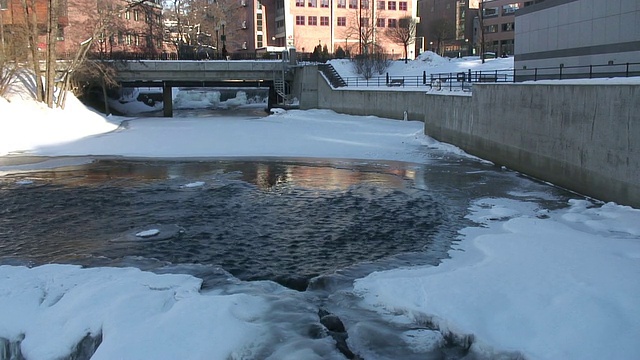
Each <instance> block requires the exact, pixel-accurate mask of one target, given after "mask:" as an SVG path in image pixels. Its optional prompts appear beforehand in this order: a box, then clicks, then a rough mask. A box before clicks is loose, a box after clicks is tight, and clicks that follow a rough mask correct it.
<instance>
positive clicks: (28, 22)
mask: <svg viewBox="0 0 640 360" xmlns="http://www.w3.org/2000/svg"><path fill="white" fill-rule="evenodd" d="M21 4H22V10H23V15H24V24H25V27H26V33H27V41H28V42H27V46H28V47H29V50H30V55H31V66H33V73H34V77H35V82H36V84H35V85H36V88H35V97H36V100H37V101H40V102H43V101H44V99H45V94H44V86H43V82H42V69H41V66H40V54H39V53H38V16H37V15H36V1H35V0H21Z"/></svg>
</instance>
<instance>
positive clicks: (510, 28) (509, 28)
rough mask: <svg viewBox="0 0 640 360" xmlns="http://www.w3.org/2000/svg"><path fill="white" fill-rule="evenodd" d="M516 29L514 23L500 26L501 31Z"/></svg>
mask: <svg viewBox="0 0 640 360" xmlns="http://www.w3.org/2000/svg"><path fill="white" fill-rule="evenodd" d="M515 28H516V25H515V23H512V22H511V23H505V24H502V31H513V30H514V29H515Z"/></svg>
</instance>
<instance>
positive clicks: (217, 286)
mask: <svg viewBox="0 0 640 360" xmlns="http://www.w3.org/2000/svg"><path fill="white" fill-rule="evenodd" d="M182 111H186V113H187V115H188V116H192V117H193V116H198V110H189V109H186V110H185V109H183V110H182ZM219 115H220V114H218V115H217V116H219ZM203 116H208V115H206V114H205V115H203ZM245 116H246V115H245ZM248 116H259V115H256V114H254V113H250V114H248ZM41 161H43V162H41ZM43 163H60V164H62V165H57V166H41V164H43ZM74 164H75V165H74ZM3 168H5V169H6V168H11V169H13V170H11V171H8V172H7V171H5V172H2V169H3ZM16 169H18V170H16ZM540 194H542V195H540ZM570 195H571V194H568V193H566V192H564V191H562V190H560V189H557V188H555V187H552V186H549V185H548V184H544V183H541V182H537V181H534V180H532V179H529V178H526V177H523V176H521V175H518V174H517V173H514V172H512V171H508V170H505V169H502V168H500V167H496V166H494V165H492V164H489V163H484V162H480V161H477V160H475V159H471V158H467V157H462V156H458V155H455V154H447V153H445V152H442V153H439V154H436V153H434V155H433V156H432V158H431V159H430V161H429V163H428V164H416V163H403V162H388V161H359V160H358V161H356V160H344V159H341V160H336V159H273V158H252V159H171V160H167V159H124V158H79V159H78V158H75V159H65V158H58V159H56V158H41V159H37V158H33V159H30V158H24V157H23V158H21V157H0V265H27V266H37V265H42V264H49V263H59V264H76V265H82V266H85V267H137V268H140V269H142V270H148V271H153V272H156V273H186V274H190V275H193V276H196V277H198V278H201V279H203V281H204V282H203V289H202V291H216V292H218V293H223V294H237V293H247V294H259V295H260V296H265V298H267V297H268V298H269V299H270V300H269V301H270V303H271V304H272V306H273V311H272V312H271V314H270V319H271V320H270V321H272V323H273V326H274V329H275V328H277V329H278V331H279V332H280V334H282V335H281V336H278V339H279V340H278V341H274V342H273V343H271V344H270V345H269V346H266V347H265V348H264V349H262V350H261V353H262V354H264V358H267V357H268V358H276V359H277V358H278V356H277V355H275V354H278V353H279V352H282V351H286V350H283V349H288V348H291V347H293V348H295V347H296V346H298V345H296V344H298V342H299V341H300V338H311V339H315V338H319V337H323V336H327V334H330V336H331V337H333V338H334V340H335V341H333V342H331V344H332V345H331V346H332V347H335V348H337V349H338V350H339V351H338V352H337V353H338V354H340V356H341V357H342V358H346V359H367V360H377V359H402V360H406V359H463V358H464V359H467V360H469V359H476V358H477V357H475V356H474V355H472V354H471V353H470V352H469V346H470V343H471V342H472V341H473V339H469V338H459V337H456V336H455V335H452V334H441V335H438V336H440V338H444V341H440V342H435V344H436V345H434V343H429V341H431V340H429V339H434V338H437V336H436V337H434V336H431V335H429V336H426V337H425V336H424V334H425V333H437V329H434V328H432V327H431V325H430V324H429V323H428V322H424V323H420V324H416V323H392V322H389V321H388V320H386V319H384V318H382V317H381V316H380V315H378V314H376V313H373V312H371V311H369V310H366V309H363V308H361V307H359V306H358V299H357V297H356V296H354V295H353V293H352V291H351V290H352V284H353V281H354V279H357V278H361V277H364V276H366V275H367V274H369V273H371V272H373V271H378V270H388V269H395V268H398V267H405V266H422V265H426V266H435V265H437V264H438V263H439V262H440V261H441V260H442V259H445V258H446V257H447V253H448V251H449V250H450V249H451V247H452V246H454V245H455V242H456V241H457V239H458V232H459V231H460V230H461V229H463V228H465V227H468V226H471V225H473V224H472V223H471V222H470V220H468V219H467V218H466V216H467V215H468V211H469V210H468V209H469V205H470V204H471V203H472V202H473V201H475V200H477V199H481V198H513V199H526V200H527V201H538V202H540V203H541V204H540V206H541V207H544V208H548V209H550V208H554V207H560V206H564V204H566V200H567V199H568V198H569V197H570ZM278 289H287V290H288V289H293V290H295V291H290V290H289V291H282V290H278ZM398 295H399V296H402V294H398ZM288 339H291V340H288ZM0 340H2V339H0ZM100 341H101V340H100V338H95V339H86V341H83V343H82V344H80V345H81V346H80V345H79V346H78V349H79V350H78V352H77V353H75V354H71V356H70V358H73V359H84V358H90V357H91V354H92V353H93V351H95V349H96V348H97V347H98V346H99V344H100ZM297 341H298V342H297ZM0 345H2V344H0ZM5 345H6V344H5ZM1 347H2V346H0V348H1ZM14 348H15V346H14ZM335 348H332V349H331V351H333V352H334V353H335V352H336V349H335ZM0 350H1V349H0ZM5 350H6V348H5ZM316 350H317V349H316ZM320 352H322V351H320ZM4 355H8V356H5V358H20V356H15V355H16V354H15V353H14V354H11V353H7V352H6V351H5V353H4ZM11 356H14V357H11ZM2 358H3V353H2V351H0V359H2ZM506 358H508V356H507V357H506Z"/></svg>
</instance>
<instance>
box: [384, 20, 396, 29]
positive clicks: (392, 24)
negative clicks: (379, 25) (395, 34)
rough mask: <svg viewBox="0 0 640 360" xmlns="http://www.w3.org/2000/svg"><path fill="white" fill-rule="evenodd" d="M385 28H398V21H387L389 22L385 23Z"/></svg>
mask: <svg viewBox="0 0 640 360" xmlns="http://www.w3.org/2000/svg"><path fill="white" fill-rule="evenodd" d="M387 27H390V28H396V27H398V19H389V22H388V23H387Z"/></svg>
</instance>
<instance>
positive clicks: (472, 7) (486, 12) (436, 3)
mask: <svg viewBox="0 0 640 360" xmlns="http://www.w3.org/2000/svg"><path fill="white" fill-rule="evenodd" d="M540 1H542V0H530V1H514V0H420V1H419V2H418V16H420V19H421V24H420V27H419V29H418V36H424V38H425V41H426V43H427V45H428V46H427V48H428V49H429V50H431V51H434V52H437V53H439V54H441V55H446V56H460V55H479V54H480V52H481V51H484V52H492V53H495V54H496V55H497V56H502V55H513V53H514V38H515V36H514V31H515V25H516V24H515V12H516V11H517V10H518V9H520V8H522V7H524V6H527V5H529V4H533V3H536V2H540ZM482 44H484V46H482Z"/></svg>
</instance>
